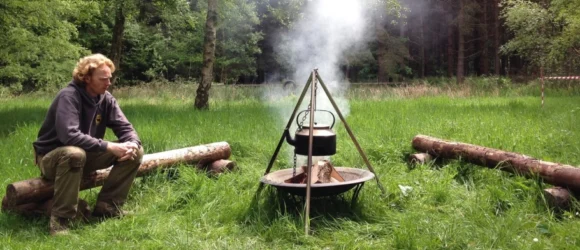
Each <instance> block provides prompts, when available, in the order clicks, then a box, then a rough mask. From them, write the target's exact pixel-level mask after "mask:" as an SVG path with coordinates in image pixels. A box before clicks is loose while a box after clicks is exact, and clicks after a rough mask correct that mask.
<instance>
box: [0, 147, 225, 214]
mask: <svg viewBox="0 0 580 250" xmlns="http://www.w3.org/2000/svg"><path fill="white" fill-rule="evenodd" d="M230 155H231V149H230V145H229V144H228V143H227V142H216V143H211V144H206V145H199V146H194V147H189V148H182V149H176V150H170V151H164V152H160V153H154V154H147V155H144V156H143V161H142V163H141V166H139V170H138V172H137V176H143V175H145V174H147V173H149V172H152V171H154V170H156V169H161V168H166V167H170V166H173V165H176V164H180V163H209V162H212V161H216V160H220V159H228V158H229V157H230ZM111 168H112V167H109V168H106V169H102V170H97V171H96V172H95V173H93V174H92V175H90V176H89V177H87V178H86V179H83V180H82V181H81V186H80V190H84V189H89V188H92V187H97V186H101V185H103V183H104V181H105V180H106V179H107V177H108V176H109V173H110V171H111ZM53 193H54V185H53V182H50V181H47V180H45V179H43V178H40V177H38V178H32V179H28V180H24V181H19V182H15V183H12V184H9V185H8V187H7V188H6V204H7V205H9V206H17V205H21V204H27V203H38V202H43V201H46V200H48V199H50V198H51V197H52V196H53Z"/></svg>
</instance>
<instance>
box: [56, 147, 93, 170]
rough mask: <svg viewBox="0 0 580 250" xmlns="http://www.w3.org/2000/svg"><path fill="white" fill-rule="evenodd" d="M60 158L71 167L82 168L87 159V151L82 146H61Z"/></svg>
mask: <svg viewBox="0 0 580 250" xmlns="http://www.w3.org/2000/svg"><path fill="white" fill-rule="evenodd" d="M62 159H63V160H64V161H67V162H68V166H69V167H70V168H71V169H82V168H83V167H84V165H85V162H86V159H87V153H86V152H85V150H83V149H82V148H79V147H75V146H66V147H64V148H63V152H62Z"/></svg>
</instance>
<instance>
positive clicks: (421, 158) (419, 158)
mask: <svg viewBox="0 0 580 250" xmlns="http://www.w3.org/2000/svg"><path fill="white" fill-rule="evenodd" d="M432 160H433V156H432V155H430V154H427V153H417V154H411V155H409V162H410V163H411V164H426V163H428V162H430V161H432Z"/></svg>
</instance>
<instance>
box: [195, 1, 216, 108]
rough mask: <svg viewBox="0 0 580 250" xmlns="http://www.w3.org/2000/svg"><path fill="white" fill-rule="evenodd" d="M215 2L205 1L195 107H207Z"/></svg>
mask: <svg viewBox="0 0 580 250" xmlns="http://www.w3.org/2000/svg"><path fill="white" fill-rule="evenodd" d="M217 2H218V0H208V1H207V20H206V21H205V36H204V40H203V66H202V68H201V81H200V83H199V86H198V87H197V94H196V96H195V108H196V109H209V90H210V88H211V83H212V81H213V63H214V61H215V46H216V24H217Z"/></svg>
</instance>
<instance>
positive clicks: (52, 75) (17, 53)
mask: <svg viewBox="0 0 580 250" xmlns="http://www.w3.org/2000/svg"><path fill="white" fill-rule="evenodd" d="M95 10H98V8H97V7H96V6H95V3H92V2H85V1H81V0H71V1H18V0H7V1H2V3H1V4H0V85H4V86H16V87H15V88H20V89H22V88H24V89H35V88H52V87H61V86H62V85H63V84H66V82H67V81H68V80H70V79H71V73H72V68H73V67H74V65H75V62H76V60H78V59H79V57H80V56H81V55H84V54H87V53H88V51H87V50H85V48H83V47H81V46H79V45H78V44H77V43H75V42H74V40H75V39H76V38H77V36H78V32H77V29H76V27H75V23H76V22H82V21H84V20H89V19H91V18H92V17H93V16H95V15H96V14H98V13H97V12H96V11H95Z"/></svg>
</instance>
